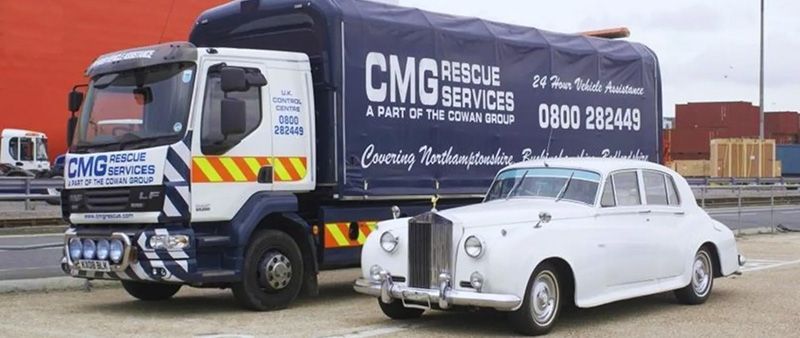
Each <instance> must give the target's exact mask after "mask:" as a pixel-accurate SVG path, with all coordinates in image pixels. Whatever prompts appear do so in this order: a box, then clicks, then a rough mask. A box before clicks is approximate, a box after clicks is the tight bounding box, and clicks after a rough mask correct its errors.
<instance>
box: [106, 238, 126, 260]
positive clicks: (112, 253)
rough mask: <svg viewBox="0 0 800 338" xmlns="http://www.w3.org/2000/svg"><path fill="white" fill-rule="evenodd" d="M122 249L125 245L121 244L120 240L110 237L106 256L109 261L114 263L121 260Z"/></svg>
mask: <svg viewBox="0 0 800 338" xmlns="http://www.w3.org/2000/svg"><path fill="white" fill-rule="evenodd" d="M124 249H125V246H124V245H123V244H122V241H121V240H118V239H112V240H111V243H110V244H109V248H108V258H111V261H112V262H114V263H119V262H120V261H121V260H122V253H123V251H124Z"/></svg>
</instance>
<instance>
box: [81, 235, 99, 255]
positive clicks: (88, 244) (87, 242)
mask: <svg viewBox="0 0 800 338" xmlns="http://www.w3.org/2000/svg"><path fill="white" fill-rule="evenodd" d="M96 249H97V247H96V246H95V244H94V241H93V240H91V239H84V240H83V258H84V259H94V253H95V251H96Z"/></svg>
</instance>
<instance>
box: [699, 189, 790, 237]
mask: <svg viewBox="0 0 800 338" xmlns="http://www.w3.org/2000/svg"><path fill="white" fill-rule="evenodd" d="M692 190H693V192H694V194H695V198H696V199H697V203H698V204H699V205H700V206H702V207H703V208H705V209H706V211H707V212H708V213H709V215H711V217H713V218H715V219H717V220H718V221H720V222H722V223H723V224H725V225H726V226H728V227H729V228H731V229H733V230H734V231H743V230H749V231H767V232H779V231H800V185H794V184H768V185H709V186H694V187H692Z"/></svg>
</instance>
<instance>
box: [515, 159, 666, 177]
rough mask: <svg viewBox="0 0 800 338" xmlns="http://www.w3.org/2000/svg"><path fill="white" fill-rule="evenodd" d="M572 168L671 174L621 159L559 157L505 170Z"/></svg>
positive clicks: (656, 165)
mask: <svg viewBox="0 0 800 338" xmlns="http://www.w3.org/2000/svg"><path fill="white" fill-rule="evenodd" d="M540 167H553V168H573V169H584V170H591V171H596V172H598V173H600V174H607V173H610V172H613V171H617V170H624V169H652V170H660V171H667V172H671V170H669V168H667V167H665V166H662V165H660V164H658V163H653V162H648V161H643V160H632V159H621V158H600V157H560V158H550V159H536V160H530V161H523V162H519V163H515V164H512V165H510V166H508V167H506V169H513V168H540Z"/></svg>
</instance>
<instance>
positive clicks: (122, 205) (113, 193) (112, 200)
mask: <svg viewBox="0 0 800 338" xmlns="http://www.w3.org/2000/svg"><path fill="white" fill-rule="evenodd" d="M130 195H131V192H130V189H128V188H119V189H98V190H86V192H85V198H86V209H88V210H89V211H95V212H109V211H126V210H127V209H128V205H129V203H130Z"/></svg>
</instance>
